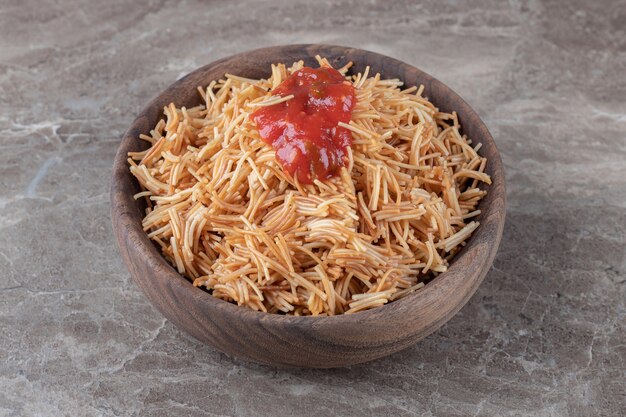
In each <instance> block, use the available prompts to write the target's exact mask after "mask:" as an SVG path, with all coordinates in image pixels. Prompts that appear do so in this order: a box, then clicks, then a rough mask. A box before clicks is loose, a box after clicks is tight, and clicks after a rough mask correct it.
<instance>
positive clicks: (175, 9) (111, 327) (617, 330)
mask: <svg viewBox="0 0 626 417" xmlns="http://www.w3.org/2000/svg"><path fill="white" fill-rule="evenodd" d="M307 42H320V43H331V44H343V45H348V46H355V47H360V48H364V49H369V50H373V51H376V52H381V53H384V54H387V55H390V56H393V57H396V58H399V59H401V60H404V61H406V62H409V63H411V64H414V65H416V66H418V67H420V68H422V69H423V70H425V71H426V72H428V73H430V74H432V75H434V76H436V77H437V78H439V79H440V80H442V81H443V82H445V83H447V84H448V85H450V86H451V87H452V88H453V89H455V90H456V91H457V92H458V93H459V94H461V96H463V97H464V98H465V99H466V100H467V101H468V102H469V103H470V104H471V105H472V106H474V108H475V109H476V110H477V111H478V112H479V114H480V115H481V116H482V117H483V118H484V120H485V121H486V123H487V125H488V126H489V128H490V130H491V132H492V134H493V136H494V137H495V139H496V141H497V143H498V146H499V148H500V151H501V153H502V157H503V161H504V164H505V169H506V175H507V187H508V203H509V206H508V208H509V210H508V214H507V224H506V228H505V233H504V238H503V243H502V246H501V250H500V252H499V254H498V256H497V258H496V261H495V263H494V266H493V268H492V269H491V271H490V272H489V274H488V275H487V277H486V279H485V281H484V283H483V284H482V286H481V287H480V288H479V290H478V292H477V293H476V294H475V295H474V297H473V298H472V299H471V301H470V302H469V303H468V304H467V305H466V306H465V307H464V308H463V309H462V310H461V312H460V313H459V314H458V315H456V316H455V317H454V318H453V319H452V320H451V321H450V322H448V323H447V324H446V325H445V326H444V327H443V328H442V329H440V330H439V331H437V332H436V333H435V334H433V335H432V336H430V337H428V338H427V339H425V340H423V341H422V342H420V343H418V344H416V345H415V346H413V347H412V348H409V349H407V350H405V351H403V352H400V353H398V354H396V355H394V356H391V357H389V358H385V359H382V360H379V361H375V362H372V363H369V364H364V365H360V366H354V367H351V368H347V369H334V370H302V369H291V370H279V369H273V368H268V367H263V366H258V365H251V364H247V363H243V362H241V361H238V360H233V359H230V358H228V357H226V356H224V355H222V354H220V353H217V352H215V351H213V350H211V349H210V348H208V347H205V346H203V345H201V344H200V343H198V342H197V341H195V340H194V339H193V338H191V337H189V336H187V335H186V334H183V333H181V332H180V331H178V330H177V329H176V328H175V327H173V325H172V324H171V323H169V322H168V321H166V320H164V319H163V318H162V316H161V315H160V314H159V313H158V312H157V311H156V310H155V309H154V308H153V307H152V306H151V305H150V304H149V303H148V302H147V300H146V299H145V298H144V297H143V295H142V294H141V293H140V291H139V290H138V288H137V287H136V286H135V285H134V284H133V283H132V281H130V278H129V274H128V273H127V271H126V269H125V268H124V266H123V265H122V263H121V260H120V257H119V255H118V253H117V249H116V247H115V245H114V243H113V237H112V233H111V225H110V221H109V203H108V185H109V176H110V173H111V165H112V160H113V156H114V153H115V150H116V147H117V144H118V142H119V139H120V137H121V135H122V133H123V132H124V130H125V129H126V127H127V126H128V125H129V124H130V122H131V121H132V119H133V117H134V115H135V114H136V113H137V112H138V111H139V110H140V109H141V108H142V107H143V105H145V104H146V103H147V102H148V101H149V100H150V99H151V98H152V97H153V96H155V95H156V94H157V93H158V92H159V91H161V90H162V89H163V88H164V87H166V86H167V85H169V84H170V83H172V82H173V81H174V80H176V79H177V78H179V77H181V76H183V75H184V74H186V73H188V72H189V71H191V70H193V69H194V68H196V67H198V66H200V65H202V64H205V63H208V62H211V61H213V60H216V59H219V58H221V57H224V56H227V55H230V54H233V53H237V52H241V51H245V50H248V49H253V48H257V47H262V46H269V45H276V44H286V43H307ZM624 74H626V1H624V0H597V1H593V2H588V1H583V0H574V1H567V2H566V1H554V0H553V1H548V0H529V1H526V0H511V1H508V2H502V1H496V0H475V1H471V2H463V1H435V0H428V1H424V2H412V1H380V0H379V1H376V0H372V1H364V2H359V1H356V0H355V1H342V2H340V1H335V0H332V1H326V2H312V1H301V0H296V1H293V0H272V1H268V2H256V1H253V0H246V1H230V2H200V1H192V0H187V1H181V2H178V1H170V0H159V1H136V2H126V1H122V0H114V1H109V2H96V1H93V0H84V1H83V0H68V1H63V2H58V1H53V0H47V1H39V0H20V1H16V0H5V1H3V2H2V4H0V235H1V236H2V239H0V270H1V271H2V272H3V273H2V274H0V416H175V415H183V416H253V415H254V416H280V415H296V414H297V415H302V416H309V415H311V416H313V415H316V416H319V415H323V416H325V415H330V416H342V415H346V416H348V415H364V416H377V415H394V416H471V415H473V416H525V415H532V416H589V415H593V416H620V415H626V388H625V386H626V305H625V304H626V250H625V247H626V100H625V98H626V77H625V76H624Z"/></svg>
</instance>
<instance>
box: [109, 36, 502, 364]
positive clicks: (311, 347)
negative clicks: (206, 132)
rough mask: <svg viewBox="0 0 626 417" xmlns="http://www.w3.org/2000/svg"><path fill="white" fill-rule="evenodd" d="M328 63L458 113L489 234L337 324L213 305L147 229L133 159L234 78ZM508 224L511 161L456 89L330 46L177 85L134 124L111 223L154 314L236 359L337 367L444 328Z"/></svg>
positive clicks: (244, 63)
mask: <svg viewBox="0 0 626 417" xmlns="http://www.w3.org/2000/svg"><path fill="white" fill-rule="evenodd" d="M317 54H319V55H321V56H323V57H326V58H328V60H329V61H330V62H331V63H332V64H333V65H334V66H336V67H339V66H342V65H343V64H345V63H346V62H348V61H353V62H354V63H355V66H354V69H353V71H355V72H356V71H361V72H362V71H363V70H364V68H365V66H367V65H369V66H370V67H371V71H370V74H372V73H376V72H380V73H381V75H382V76H383V77H384V78H399V79H401V80H403V81H404V82H405V84H406V85H407V86H412V85H420V84H423V85H424V87H425V96H426V97H428V98H429V99H430V100H431V101H432V102H433V103H434V104H435V106H437V107H439V108H440V109H442V110H443V111H452V110H455V111H456V112H457V113H458V115H459V119H460V122H461V125H462V128H463V132H464V133H465V134H467V135H468V136H469V137H470V138H471V139H472V140H473V141H474V143H478V142H480V143H482V149H481V151H480V153H481V154H482V155H483V156H485V157H487V158H488V164H487V172H488V173H489V174H490V175H491V178H492V181H493V183H492V184H491V185H490V186H488V187H487V189H488V193H487V196H486V197H485V198H484V199H483V200H482V201H481V203H480V206H479V208H480V210H481V211H482V214H480V216H479V217H478V220H479V221H480V227H479V228H478V229H477V230H476V231H475V232H474V234H473V236H472V237H471V238H470V239H469V241H468V243H467V246H466V247H465V248H463V250H462V251H461V252H460V253H459V255H458V256H457V257H456V258H455V259H454V260H453V262H452V264H451V266H450V268H449V269H448V271H447V272H445V273H443V274H440V275H439V276H437V277H436V278H435V279H433V280H432V281H431V282H429V283H428V284H427V285H426V286H425V287H424V288H423V289H421V290H419V291H417V292H415V293H413V294H411V295H409V296H407V297H405V298H402V299H400V300H397V301H394V302H391V303H389V304H387V305H385V306H382V307H378V308H374V309H372V310H367V311H363V312H359V313H356V314H349V315H339V316H334V317H293V316H284V315H278V314H268V313H261V312H256V311H252V310H249V309H247V308H244V307H239V306H237V305H235V304H231V303H228V302H226V301H222V300H219V299H217V298H214V297H213V296H211V295H210V294H208V293H207V292H205V291H203V290H201V289H199V288H196V287H194V286H193V285H192V284H191V282H190V281H188V280H187V279H186V278H184V277H183V276H181V275H180V274H179V273H178V272H176V270H175V269H174V268H173V267H172V266H171V265H170V264H169V263H168V262H167V261H166V260H165V258H163V256H161V254H160V252H159V250H158V249H157V248H156V246H155V245H153V243H152V242H151V241H150V240H149V239H148V237H147V235H146V233H145V232H144V231H143V230H142V227H141V220H142V217H143V210H144V208H145V207H144V205H143V203H142V202H140V201H135V200H134V199H133V195H134V194H135V193H137V192H139V191H140V189H139V184H138V183H137V181H136V180H135V178H134V177H133V176H132V175H131V174H130V172H129V170H128V164H127V162H126V159H127V156H126V155H127V153H128V152H129V151H138V150H143V149H145V147H146V144H145V143H144V142H143V141H140V140H139V139H138V136H139V134H140V133H146V134H147V133H148V132H149V131H150V130H151V129H152V128H153V127H154V125H155V124H156V123H157V121H158V120H159V119H160V118H162V117H163V115H162V113H163V107H164V106H165V105H167V104H169V103H170V102H173V103H175V104H176V105H177V106H181V105H184V106H187V107H189V106H193V105H197V104H199V103H200V98H199V96H198V92H197V90H196V88H197V87H198V86H206V85H207V84H209V82H210V81H211V80H214V79H219V78H221V77H223V76H224V74H225V73H226V72H229V73H232V74H237V75H241V76H244V77H250V78H262V77H268V76H269V75H270V64H272V63H279V62H283V63H286V64H291V63H292V62H294V61H298V60H300V59H302V60H304V62H305V63H306V65H310V66H316V65H317V64H316V61H315V59H314V56H315V55H317ZM504 215H505V189H504V173H503V171H502V162H501V160H500V155H499V154H498V150H497V149H496V145H495V143H494V141H493V138H492V137H491V135H490V134H489V131H488V130H487V127H486V126H485V124H484V123H483V122H482V120H480V118H479V117H478V115H477V114H476V112H475V111H474V110H473V109H472V108H471V107H470V106H469V105H468V104H467V103H466V102H465V101H463V99H462V98H461V97H459V96H458V95H457V94H456V93H455V92H454V91H452V90H451V89H450V88H449V87H447V86H445V85H444V84H442V83H441V82H440V81H438V80H436V79H435V78H433V77H431V76H430V75H428V74H426V73H424V72H422V71H420V70H419V69H417V68H415V67H413V66H411V65H409V64H406V63H404V62H401V61H398V60H396V59H393V58H389V57H386V56H384V55H380V54H376V53H373V52H368V51H363V50H360V49H354V48H346V47H340V46H329V45H287V46H276V47H271V48H264V49H257V50H255V51H251V52H245V53H242V54H238V55H234V56H232V57H229V58H225V59H221V60H219V61H216V62H214V63H212V64H209V65H206V66H204V67H202V68H200V69H197V70H196V71H194V72H192V73H191V74H189V75H187V76H186V77H184V78H182V79H181V80H179V81H177V82H175V83H174V84H172V85H171V86H170V87H169V88H167V89H166V90H165V91H164V92H163V93H161V94H160V95H159V96H158V97H157V98H155V99H154V100H152V102H151V103H150V104H148V106H147V107H146V108H145V109H144V110H143V111H142V112H141V114H140V115H139V116H138V117H137V119H135V121H134V122H133V124H132V125H131V126H130V128H129V129H128V132H126V134H125V135H124V138H123V139H122V143H121V144H120V147H119V149H118V151H117V155H116V157H115V164H114V167H113V179H112V185H111V217H112V219H113V230H114V232H115V236H116V237H117V242H118V244H119V248H120V252H121V254H122V257H123V258H124V262H125V263H126V265H127V266H128V269H129V270H130V273H131V274H132V276H133V278H134V279H135V282H136V283H137V284H139V287H141V289H142V290H143V292H144V293H145V294H146V296H147V297H148V299H149V300H150V301H151V302H152V303H153V304H154V306H155V307H156V308H157V309H158V310H159V311H160V312H161V313H163V315H164V316H165V317H167V318H168V319H169V320H170V321H171V322H173V323H174V324H176V325H177V326H178V327H179V328H181V329H183V330H185V331H186V332H188V333H190V334H191V335H193V336H194V337H196V338H197V339H199V340H201V341H202V342H204V343H207V344H208V345H211V346H213V347H214V348H216V349H218V350H220V351H222V352H224V353H226V354H228V355H232V356H237V357H240V358H243V359H246V360H250V361H254V362H258V363H262V364H271V365H286V366H306V367H317V368H331V367H338V366H345V365H351V364H356V363H360V362H366V361H370V360H373V359H376V358H380V357H383V356H387V355H390V354H392V353H394V352H397V351H399V350H401V349H404V348H406V347H408V346H410V345H412V344H414V343H415V342H417V341H418V340H420V339H422V338H423V337H425V336H427V335H429V334H430V333H432V332H434V331H435V330H437V329H438V328H439V327H441V326H442V325H443V324H444V323H445V322H446V321H447V320H449V319H450V318H451V317H452V316H453V315H454V314H455V313H456V312H457V311H459V309H460V308H461V307H462V306H463V305H464V304H465V303H466V302H467V301H468V300H469V298H470V297H471V296H472V294H474V292H475V291H476V289H477V287H478V285H479V284H480V283H481V281H482V280H483V278H484V276H485V274H486V273H487V271H488V270H489V268H490V266H491V264H492V262H493V259H494V257H495V254H496V251H497V249H498V245H499V243H500V239H501V237H502V229H503V227H504Z"/></svg>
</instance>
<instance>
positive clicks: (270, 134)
mask: <svg viewBox="0 0 626 417" xmlns="http://www.w3.org/2000/svg"><path fill="white" fill-rule="evenodd" d="M272 94H273V95H275V96H281V97H285V96H288V95H292V94H293V96H294V97H293V98H292V99H290V100H287V101H285V102H282V103H278V104H274V105H271V106H266V107H262V108H260V109H259V110H256V111H255V112H254V113H252V119H253V120H254V122H255V123H256V125H257V128H258V130H259V134H260V135H261V139H263V141H264V142H266V143H268V144H270V145H272V147H273V148H274V150H275V151H276V159H277V160H278V161H279V162H280V164H281V165H282V167H283V169H284V170H285V171H287V172H288V173H289V174H291V175H292V176H293V177H294V178H296V177H297V178H298V181H299V182H300V183H302V184H310V183H312V182H313V180H315V179H319V180H325V179H328V178H331V177H333V176H335V175H338V174H339V171H340V170H341V167H343V166H345V165H346V163H347V149H348V147H349V146H350V145H351V144H352V135H351V134H350V131H349V130H348V129H346V128H344V127H341V126H338V123H339V122H343V123H349V122H350V117H351V115H352V109H353V108H354V105H355V104H356V92H355V89H354V87H353V86H352V84H350V83H349V82H348V81H346V80H345V78H344V76H343V75H341V73H340V72H339V71H337V70H335V69H333V68H317V69H314V68H309V67H304V68H302V69H300V70H298V71H296V72H294V73H293V74H292V75H290V76H289V78H287V79H286V80H285V81H283V82H282V83H281V84H280V85H279V86H278V87H276V88H275V89H274V91H273V92H272Z"/></svg>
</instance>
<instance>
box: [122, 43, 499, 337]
mask: <svg viewBox="0 0 626 417" xmlns="http://www.w3.org/2000/svg"><path fill="white" fill-rule="evenodd" d="M313 47H315V48H328V49H343V50H346V51H357V52H362V53H365V54H366V55H369V56H371V57H377V58H379V59H381V60H383V61H384V62H386V63H387V64H389V65H398V64H402V65H406V66H408V67H410V68H412V69H414V70H416V71H417V72H419V73H421V76H423V77H425V78H427V79H428V81H429V85H431V86H432V85H435V86H436V87H437V88H441V89H443V90H445V91H446V93H447V94H449V95H450V96H451V99H452V100H453V101H454V102H455V106H457V107H462V109H461V111H458V110H457V113H458V114H459V117H460V118H463V119H472V120H473V123H478V124H479V126H478V128H479V130H480V131H481V135H482V137H481V138H480V139H479V138H474V137H473V138H472V139H473V140H474V141H475V142H478V141H480V142H489V146H492V147H493V149H494V152H493V155H492V156H490V158H489V161H488V165H491V170H492V171H493V173H492V184H491V185H489V186H488V190H490V191H491V192H496V190H497V191H498V192H499V195H497V198H499V199H501V200H502V204H500V205H498V204H491V205H489V206H487V207H481V210H482V212H481V214H480V217H485V218H486V217H489V216H497V217H498V218H499V219H498V221H497V224H496V226H497V227H496V231H495V238H494V239H490V240H491V243H492V244H491V245H488V248H487V250H486V252H485V256H484V257H483V259H482V263H483V265H482V269H484V271H482V272H481V273H480V274H479V276H478V277H477V278H476V279H475V282H473V283H472V284H473V285H472V289H471V291H470V292H469V294H468V295H467V297H465V299H464V300H462V302H460V303H459V304H458V305H456V306H453V307H454V308H453V309H452V310H454V311H449V312H447V313H446V317H440V318H439V319H440V321H441V323H440V324H439V325H437V326H436V327H434V328H433V329H432V331H434V330H436V329H437V328H438V327H439V326H440V325H441V324H443V323H445V321H447V320H448V319H449V318H450V317H452V316H453V315H454V314H456V312H457V311H458V310H460V309H461V307H463V305H465V304H466V303H467V301H468V300H469V299H470V298H471V296H472V295H473V294H474V292H475V291H476V289H477V288H478V286H479V285H480V283H481V282H482V280H483V278H484V276H485V274H486V273H487V271H488V269H489V267H490V266H491V264H492V262H493V259H494V258H495V255H496V253H497V250H498V247H499V244H500V241H501V238H502V232H503V229H504V217H505V212H506V191H505V177H504V170H503V166H502V161H501V158H500V154H499V151H498V149H497V147H496V143H495V141H494V140H493V137H492V136H491V134H490V133H489V131H488V129H487V127H486V126H485V124H484V122H483V121H482V119H481V118H480V117H479V116H478V114H477V113H476V111H475V110H474V109H473V108H472V107H471V106H469V104H467V102H466V101H465V100H464V99H463V98H461V97H460V96H459V95H458V94H457V93H456V92H455V91H454V90H452V89H451V88H450V87H448V86H447V85H446V84H444V83H442V82H441V81H439V80H437V79H436V78H434V77H432V76H431V75H429V74H428V73H426V72H424V71H422V70H421V69H419V68H418V67H416V66H414V65H411V64H408V63H405V62H403V61H400V60H398V59H395V58H392V57H389V56H386V55H382V54H379V53H376V52H371V51H367V50H363V49H359V48H353V47H347V46H337V45H327V44H292V45H277V46H270V47H265V48H259V49H254V50H250V51H246V52H242V53H238V54H235V55H231V56H228V57H225V58H221V59H219V60H216V61H213V62H211V63H209V64H206V65H203V66H201V67H199V68H197V69H195V70H194V71H192V72H190V73H189V74H187V75H186V76H184V77H182V78H180V79H178V80H177V81H176V82H174V83H173V84H171V85H169V86H168V87H167V88H166V89H165V90H163V91H161V92H160V93H159V94H158V95H157V96H156V97H155V98H153V99H152V100H151V101H150V102H149V103H148V104H147V105H146V106H145V107H144V108H143V109H142V111H141V112H140V113H139V115H138V116H137V117H136V118H135V119H134V120H133V122H132V123H131V125H130V127H129V128H128V130H127V131H126V132H125V133H124V135H123V137H122V140H121V141H120V143H119V146H118V149H117V151H116V155H115V159H114V165H113V173H112V177H111V188H110V203H111V217H112V221H113V226H114V227H113V231H114V234H115V236H116V238H117V239H116V240H117V242H118V245H119V248H120V249H123V246H124V245H127V240H128V241H130V242H132V244H134V245H137V246H138V247H137V250H139V251H140V252H142V253H144V254H145V255H146V256H147V258H145V259H142V260H140V262H142V263H144V264H148V265H149V268H150V269H156V268H158V269H161V271H158V273H159V274H162V273H163V272H165V273H166V274H167V275H168V277H164V279H167V280H168V282H167V285H168V286H169V288H170V289H171V290H172V291H174V292H176V293H180V292H184V293H185V296H188V297H190V298H192V299H193V300H194V301H195V302H200V303H208V304H209V305H213V306H214V307H218V308H219V310H221V311H222V312H224V313H227V314H229V315H230V316H231V317H234V316H236V317H237V319H238V320H249V321H256V322H258V321H259V320H262V321H263V322H264V323H267V324H268V325H270V326H271V324H272V323H273V324H277V325H283V326H296V327H298V326H320V325H321V326H332V325H336V324H340V323H341V324H343V325H351V324H354V325H362V324H363V323H368V322H373V321H375V320H377V319H380V318H382V317H383V316H387V315H390V314H402V310H403V308H406V307H407V306H411V305H419V304H420V303H424V302H426V303H428V302H432V295H433V294H434V293H435V292H437V291H438V290H439V291H440V288H446V289H447V290H448V291H452V290H454V286H453V285H451V283H452V282H453V278H454V276H455V275H457V274H462V273H463V272H462V271H460V262H459V261H460V260H462V259H464V258H465V257H466V255H468V250H467V247H466V248H463V249H462V250H461V251H460V252H459V253H458V254H457V255H456V256H455V257H454V259H453V261H452V262H451V264H450V267H449V268H448V270H447V271H446V272H443V273H441V274H439V275H438V276H436V277H434V278H433V279H432V280H431V281H430V282H428V283H427V284H426V285H425V286H424V287H422V288H421V289H419V290H417V291H414V292H413V293H411V294H409V295H407V296H405V297H403V298H400V299H398V300H395V301H392V302H389V303H387V304H384V305H382V306H378V307H376V308H372V309H369V310H364V311H360V312H357V313H353V314H338V315H334V316H293V315H283V314H277V313H266V312H261V311H256V310H252V309H249V308H245V307H242V306H238V305H236V304H234V303H231V302H228V301H224V300H221V299H218V298H216V297H213V296H212V295H211V294H209V293H208V292H206V291H204V290H202V289H200V288H197V287H194V286H193V285H192V283H191V282H190V281H189V280H188V279H187V278H186V277H184V276H183V275H182V274H180V273H178V271H177V270H176V269H175V268H174V267H173V266H172V265H171V264H170V263H169V262H168V261H167V260H166V259H165V257H164V256H162V255H161V253H160V251H159V250H158V249H157V248H156V247H155V245H154V244H153V243H152V241H151V240H150V239H149V238H148V236H147V233H145V232H144V231H143V229H142V227H141V223H140V222H139V224H137V223H136V221H135V220H134V219H133V215H132V213H129V207H131V206H137V204H138V203H137V202H135V200H134V199H133V196H132V195H131V194H130V193H125V192H122V190H123V188H124V187H123V186H122V185H123V184H126V185H129V184H130V183H132V182H136V181H137V180H136V179H135V178H134V177H133V176H132V175H131V173H130V171H129V169H128V164H127V152H128V150H129V147H130V143H131V141H133V140H136V136H137V132H139V130H138V127H139V125H142V124H143V122H144V121H145V120H142V118H143V119H145V116H143V115H144V114H145V113H146V112H148V111H149V110H150V109H153V108H154V107H155V106H159V105H160V103H161V102H162V100H163V97H165V96H169V95H172V94H173V93H174V92H175V91H176V90H177V89H179V88H180V87H181V85H183V83H185V82H186V81H187V80H189V79H191V78H193V77H194V76H198V75H200V74H202V73H205V72H207V71H208V70H209V69H210V68H213V67H215V66H217V65H219V64H223V63H227V62H229V61H231V60H236V59H243V58H247V57H250V56H254V55H255V54H262V53H264V52H266V51H269V50H277V49H281V48H284V49H289V50H299V49H302V50H306V49H308V48H313ZM290 59H291V58H290ZM243 75H244V76H245V74H243ZM209 81H210V80H209ZM403 81H404V80H403ZM207 84H208V82H207ZM433 104H435V106H437V107H439V106H438V104H437V103H436V102H435V103H433ZM178 105H182V103H180V104H178ZM158 114H159V115H160V116H159V117H162V111H159V113H158ZM143 133H146V132H143ZM481 203H482V202H481ZM137 210H138V209H137ZM482 223H483V222H481V226H479V227H478V228H477V230H476V231H475V232H474V233H473V234H472V236H471V237H470V239H469V240H468V241H467V246H470V244H471V242H472V241H474V240H477V239H479V238H480V237H481V236H482V235H484V234H485V233H487V231H486V230H485V228H484V227H482V226H483V224H482ZM122 230H124V231H125V232H126V233H128V236H127V237H126V238H125V237H123V236H122ZM124 260H125V263H126V266H127V267H128V268H129V270H131V269H132V265H131V264H129V262H132V261H130V260H128V259H126V258H124ZM135 262H136V260H135ZM473 262H476V261H475V260H473V261H472V263H473ZM455 265H456V267H455ZM131 272H132V271H131ZM131 275H133V278H135V277H134V274H133V273H131ZM134 280H135V282H136V283H137V284H139V286H140V287H141V288H142V290H144V292H145V288H143V285H144V284H142V283H140V282H137V281H138V280H137V279H134ZM157 308H158V309H159V310H160V311H161V312H162V313H164V314H165V315H166V316H167V314H166V312H164V311H163V310H162V309H161V308H160V307H158V306H157Z"/></svg>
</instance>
